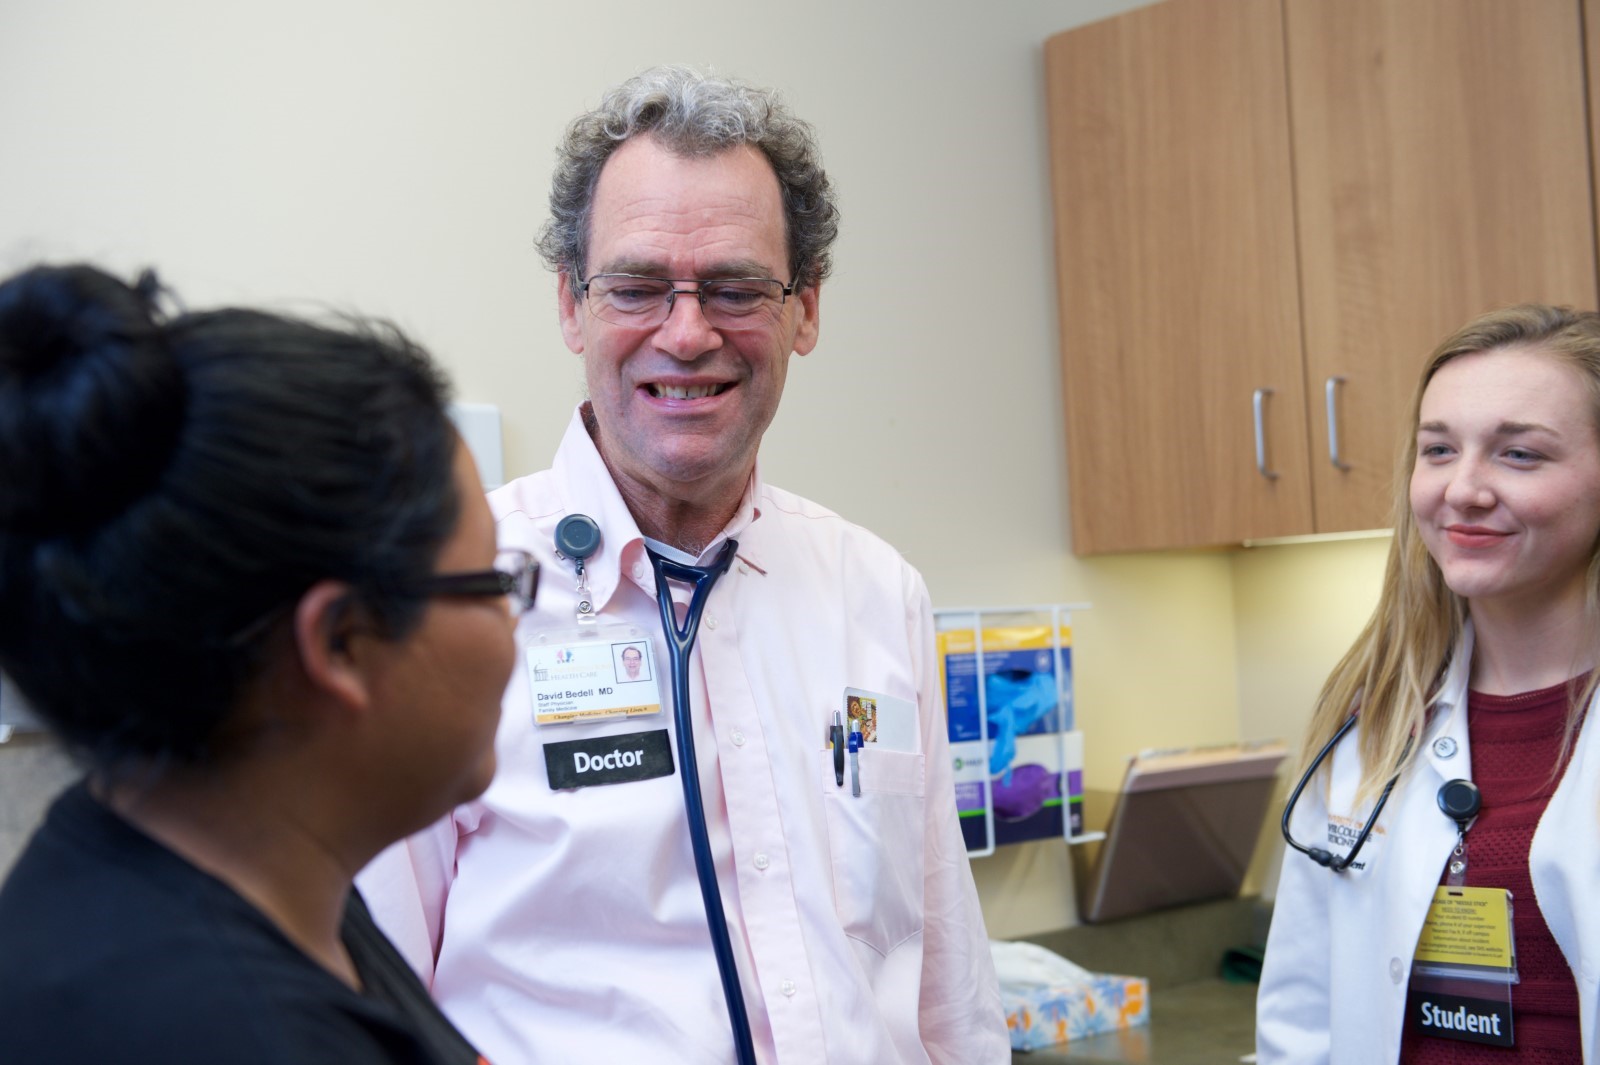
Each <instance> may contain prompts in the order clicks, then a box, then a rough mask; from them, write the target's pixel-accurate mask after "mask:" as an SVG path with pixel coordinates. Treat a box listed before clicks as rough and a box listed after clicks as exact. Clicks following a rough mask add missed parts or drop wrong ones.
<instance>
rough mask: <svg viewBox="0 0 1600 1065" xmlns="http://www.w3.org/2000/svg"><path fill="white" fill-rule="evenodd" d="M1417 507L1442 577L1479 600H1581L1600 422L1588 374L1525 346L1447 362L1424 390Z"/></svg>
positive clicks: (1593, 529)
mask: <svg viewBox="0 0 1600 1065" xmlns="http://www.w3.org/2000/svg"><path fill="white" fill-rule="evenodd" d="M1411 509H1412V512H1413V513H1414V514H1415V516H1416V522H1417V530H1418V532H1419V534H1420V535H1421V537H1422V541H1423V543H1424V545H1426V547H1427V549H1428V553H1429V554H1430V555H1432V556H1433V559H1434V561H1435V562H1436V563H1438V565H1439V569H1440V571H1441V572H1442V573H1443V576H1444V581H1445V584H1447V585H1448V586H1449V587H1450V589H1451V591H1453V592H1455V593H1456V594H1457V595H1459V596H1461V597H1462V598H1464V599H1466V600H1468V601H1469V603H1470V605H1471V607H1472V609H1473V610H1475V611H1476V610H1480V609H1483V608H1485V607H1486V606H1490V605H1493V606H1496V607H1508V608H1512V609H1517V610H1523V611H1534V612H1537V611H1542V610H1547V609H1550V608H1552V607H1554V606H1556V605H1558V604H1561V605H1576V606H1577V607H1579V608H1580V609H1581V605H1582V602H1583V595H1584V580H1585V572H1586V570H1587V568H1588V565H1589V560H1590V558H1591V556H1592V555H1593V554H1594V550H1595V541H1596V537H1597V535H1600V432H1597V430H1596V424H1595V410H1594V400H1593V398H1592V395H1591V392H1590V389H1589V387H1588V385H1587V383H1586V382H1585V380H1584V378H1583V377H1582V376H1580V374H1579V372H1578V371H1577V370H1576V369H1574V368H1573V367H1571V366H1570V365H1568V364H1566V363H1563V362H1561V361H1558V360H1557V359H1556V358H1554V357H1552V356H1550V355H1547V354H1542V353H1540V352H1538V351H1537V350H1533V349H1528V348H1502V349H1498V350H1494V351H1487V352H1478V353H1476V354H1471V355H1463V356H1461V357H1459V358H1456V359H1453V360H1451V361H1450V362H1447V363H1445V364H1444V365H1443V366H1442V367H1440V368H1439V370H1438V371H1437V372H1436V373H1435V374H1434V376H1433V379H1432V380H1431V381H1429V383H1428V387H1427V389H1426V391H1424V392H1423V395H1422V406H1421V411H1420V413H1419V417H1418V429H1417V459H1416V464H1415V466H1414V467H1413V469H1412V475H1411Z"/></svg>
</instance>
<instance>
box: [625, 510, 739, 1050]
mask: <svg viewBox="0 0 1600 1065" xmlns="http://www.w3.org/2000/svg"><path fill="white" fill-rule="evenodd" d="M738 547H739V545H738V543H737V542H736V541H734V540H729V541H727V542H726V543H725V544H723V545H722V550H721V551H720V552H719V553H718V554H717V557H716V559H715V560H714V561H713V562H712V563H711V565H710V566H704V567H702V566H687V565H684V564H683V563H681V562H674V561H672V560H671V559H667V558H663V557H661V556H660V555H658V554H656V553H655V552H654V551H650V552H648V554H649V556H650V565H651V566H652V567H653V568H654V569H655V575H656V603H657V605H659V606H660V608H661V629H662V631H663V632H664V633H665V635H666V638H667V657H668V663H669V665H670V667H671V673H672V718H673V725H674V727H675V729H676V731H677V735H678V776H679V778H680V779H681V780H682V782H683V805H684V813H685V815H686V816H687V817H688V821H689V840H690V843H691V844H692V845H693V848H694V868H695V873H696V875H697V876H698V877H699V880H700V898H701V899H702V900H703V901H704V903H705V907H706V925H707V926H708V927H709V929H710V932H711V949H712V951H713V952H714V953H715V954H716V958H717V973H718V975H719V976H720V977H721V978H722V995H723V998H724V999H726V1000H727V1003H728V1022H729V1024H730V1025H731V1027H732V1029H733V1043H734V1050H735V1051H736V1053H737V1055H738V1061H739V1065H756V1052H755V1042H754V1040H753V1039H752V1038H751V1035H750V1018H749V1016H748V1014H747V1013H746V1012H745V1006H744V993H743V991H742V990H741V989H740V986H739V966H738V963H737V962H736V961H735V960H734V956H733V941H732V939H731V938H730V937H729V935H728V920H727V917H726V915H725V914H724V913H723V910H722V891H721V889H720V888H719V887H718V886H717V870H716V865H715V862H714V861H713V859H712V856H711V838H710V834H709V833H708V832H707V830H706V811H705V803H704V802H703V801H702V799H701V797H700V772H699V767H698V766H697V765H696V764H695V754H694V725H693V724H692V723H691V722H690V720H689V652H690V651H691V650H693V649H694V638H695V633H696V632H697V631H698V630H699V628H700V615H701V613H702V612H703V611H704V610H705V605H706V599H707V598H708V597H709V596H710V594H711V587H712V585H714V584H715V583H716V582H717V578H718V577H720V576H722V574H724V573H726V572H727V570H728V566H729V564H730V563H731V562H732V561H733V554H734V552H735V551H736V550H738ZM668 580H676V581H681V582H682V583H684V584H688V585H691V586H692V587H693V594H691V596H690V597H689V609H688V610H687V612H686V613H685V614H684V620H683V626H682V627H681V628H680V627H679V626H678V622H677V618H676V616H675V612H674V609H673V604H672V589H671V588H670V587H669V586H668V584H667V581H668Z"/></svg>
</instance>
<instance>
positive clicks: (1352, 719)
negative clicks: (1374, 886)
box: [1283, 714, 1483, 873]
mask: <svg viewBox="0 0 1600 1065" xmlns="http://www.w3.org/2000/svg"><path fill="white" fill-rule="evenodd" d="M1355 724H1356V715H1354V714H1351V715H1350V716H1349V717H1348V718H1346V719H1345V722H1344V724H1342V725H1340V726H1339V731H1338V732H1335V733H1334V734H1333V739H1331V740H1329V741H1328V742H1327V743H1325V744H1323V745H1322V750H1320V751H1318V752H1317V756H1316V757H1315V758H1313V759H1311V765H1310V766H1308V767H1307V768H1306V771H1305V773H1304V774H1303V775H1302V776H1301V777H1300V783H1298V784H1296V785H1295V787H1294V791H1293V792H1292V793H1291V794H1290V795H1289V802H1288V803H1287V804H1286V805H1285V806H1284V808H1283V838H1284V841H1285V842H1286V843H1288V844H1289V846H1291V847H1293V848H1294V849H1295V850H1297V851H1299V852H1300V853H1301V854H1304V855H1305V856H1306V857H1308V858H1310V859H1311V860H1312V861H1314V862H1316V863H1317V864H1318V865H1320V866H1322V867H1323V868H1324V869H1331V870H1332V871H1333V872H1335V873H1342V872H1344V871H1345V870H1346V869H1348V868H1350V863H1351V862H1353V861H1355V860H1356V855H1358V854H1360V853H1361V848H1362V846H1363V845H1365V843H1366V842H1367V837H1368V836H1370V835H1371V834H1372V827H1373V826H1374V825H1376V824H1377V823H1378V815H1379V814H1381V813H1383V807H1384V804H1385V803H1387V802H1388V801H1389V793H1390V792H1392V791H1393V790H1394V786H1395V784H1396V783H1397V782H1398V781H1399V780H1400V774H1399V773H1396V774H1395V775H1394V776H1392V777H1390V778H1389V782H1388V783H1387V784H1385V785H1384V786H1383V793H1382V794H1381V795H1379V796H1378V802H1377V805H1376V806H1374V807H1373V808H1372V813H1370V814H1368V815H1367V820H1366V823H1365V824H1363V825H1362V826H1361V831H1360V833H1359V834H1357V836H1356V841H1355V844H1354V845H1353V846H1351V848H1350V850H1349V851H1348V852H1346V853H1345V854H1344V856H1342V857H1340V856H1337V855H1334V854H1333V853H1332V852H1330V851H1327V850H1324V849H1323V848H1321V847H1307V846H1305V845H1304V844H1302V843H1300V842H1298V841H1297V840H1296V839H1295V838H1294V836H1293V835H1291V834H1290V833H1289V818H1290V816H1291V815H1292V814H1293V813H1294V804H1295V803H1297V802H1299V801H1300V793H1301V792H1302V791H1304V790H1306V785H1307V784H1309V783H1310V782H1311V778H1312V777H1314V776H1316V775H1317V769H1318V768H1319V767H1320V766H1321V765H1322V763H1323V761H1324V760H1326V759H1327V757H1328V755H1329V754H1330V753H1332V751H1333V749H1334V748H1335V747H1336V746H1338V744H1339V741H1340V740H1342V739H1344V734H1345V733H1346V732H1349V731H1350V730H1351V729H1352V728H1354V727H1355ZM1410 753H1411V741H1410V740H1407V741H1406V746H1405V750H1403V751H1401V752H1400V760H1401V761H1402V762H1404V761H1405V757H1406V755H1407V754H1410ZM1438 802H1439V809H1440V811H1441V812H1442V813H1443V814H1444V815H1445V816H1446V817H1448V818H1450V820H1452V821H1454V822H1455V823H1456V827H1457V828H1458V829H1459V830H1460V835H1461V836H1465V835H1466V833H1467V829H1469V828H1471V827H1472V822H1473V821H1474V820H1475V819H1476V818H1477V816H1478V810H1479V808H1480V807H1481V806H1482V805H1483V795H1482V794H1481V793H1480V792H1479V791H1478V785H1476V784H1474V783H1473V782H1472V781H1470V780H1461V779H1457V780H1447V781H1445V782H1444V784H1443V785H1441V786H1440V788H1439V794H1438ZM1457 848H1458V849H1459V848H1460V839H1459V838H1458V839H1457Z"/></svg>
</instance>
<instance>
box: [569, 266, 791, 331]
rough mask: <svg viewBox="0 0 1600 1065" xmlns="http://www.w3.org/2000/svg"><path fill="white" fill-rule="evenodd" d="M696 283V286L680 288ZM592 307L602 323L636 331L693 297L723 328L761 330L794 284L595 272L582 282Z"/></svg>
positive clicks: (773, 280) (651, 325)
mask: <svg viewBox="0 0 1600 1065" xmlns="http://www.w3.org/2000/svg"><path fill="white" fill-rule="evenodd" d="M678 285H694V286H696V287H694V288H678V287H677V286H678ZM578 288H579V289H580V290H581V291H583V292H585V293H587V294H588V297H589V311H590V313H591V314H593V315H594V316H595V317H596V318H599V319H600V320H601V321H604V322H610V323H611V324H612V325H622V326H627V327H629V328H631V329H654V328H655V327H656V326H658V325H660V324H661V323H662V322H665V321H666V320H667V317H668V316H669V315H671V314H672V306H673V303H674V302H676V300H677V298H678V297H679V296H694V297H695V298H696V299H698V300H699V301H700V313H701V314H703V315H705V317H706V321H707V322H709V323H710V324H711V325H712V326H715V327H716V328H719V329H759V328H761V327H763V326H767V325H771V324H772V323H773V322H775V321H776V320H777V318H778V314H779V313H780V311H781V309H782V308H783V304H784V301H785V300H786V299H788V298H789V297H790V296H792V295H793V294H794V285H792V284H789V285H785V284H784V283H783V282H782V281H779V280H778V279H776V278H772V277H719V278H716V279H714V280H711V281H688V280H673V279H671V278H666V277H642V276H640V275H638V274H595V275H594V276H593V277H591V278H589V279H588V280H587V281H584V280H580V281H579V283H578Z"/></svg>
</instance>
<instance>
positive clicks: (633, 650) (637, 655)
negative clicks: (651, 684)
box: [611, 642, 653, 684]
mask: <svg viewBox="0 0 1600 1065" xmlns="http://www.w3.org/2000/svg"><path fill="white" fill-rule="evenodd" d="M611 653H612V655H613V656H614V662H613V665H614V666H615V668H616V672H617V683H618V684H639V683H642V682H644V681H647V680H652V679H653V678H652V677H651V676H650V659H649V657H648V656H647V655H646V653H645V645H644V643H643V642H639V643H619V644H613V645H612V648H611Z"/></svg>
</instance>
